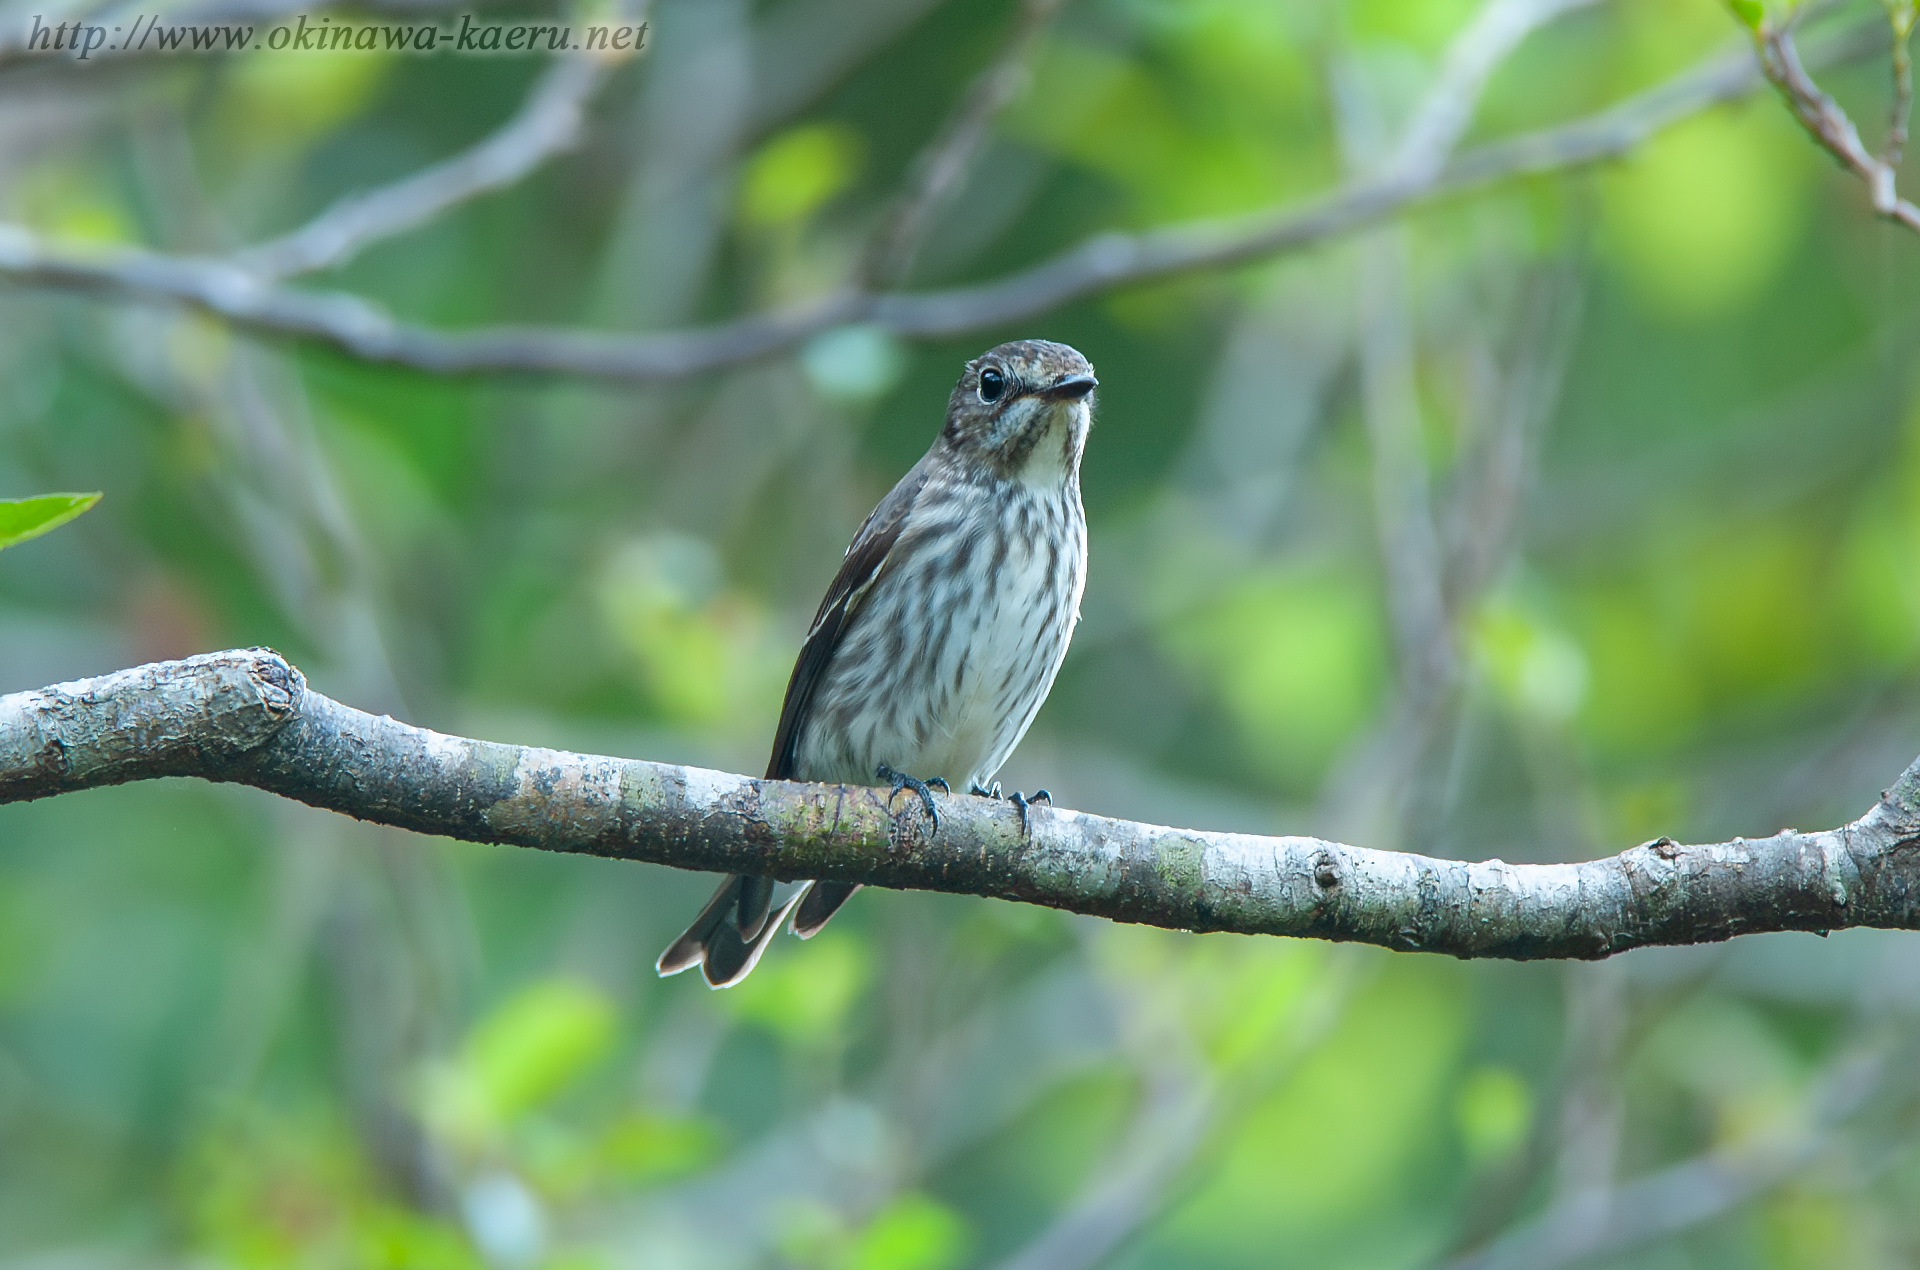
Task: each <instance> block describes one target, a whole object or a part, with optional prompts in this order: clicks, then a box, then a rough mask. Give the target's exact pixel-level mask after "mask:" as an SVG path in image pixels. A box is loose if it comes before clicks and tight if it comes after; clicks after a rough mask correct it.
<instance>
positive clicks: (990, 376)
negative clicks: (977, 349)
mask: <svg viewBox="0 0 1920 1270" xmlns="http://www.w3.org/2000/svg"><path fill="white" fill-rule="evenodd" d="M1006 390H1007V377H1006V376H1005V375H1002V374H1001V373H1000V372H999V371H997V370H995V369H994V368H993V367H991V366H989V367H987V368H986V369H985V370H983V371H981V372H980V400H982V401H984V402H986V403H988V404H989V405H991V404H992V403H994V402H996V401H998V400H1000V394H1001V393H1003V392H1005V391H1006Z"/></svg>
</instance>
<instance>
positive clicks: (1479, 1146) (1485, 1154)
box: [1454, 1067, 1533, 1164]
mask: <svg viewBox="0 0 1920 1270" xmlns="http://www.w3.org/2000/svg"><path fill="white" fill-rule="evenodd" d="M1454 1115H1455V1119H1456V1120H1457V1122H1458V1124H1459V1127H1460V1142H1461V1145H1462V1146H1463V1147H1464V1148H1465V1149H1466V1154H1467V1159H1469V1160H1471V1161H1473V1162H1474V1163H1475V1164H1484V1163H1486V1162H1487V1161H1489V1160H1497V1159H1500V1158H1501V1157H1503V1156H1506V1155H1508V1154H1510V1153H1512V1152H1513V1151H1515V1150H1517V1149H1518V1148H1519V1146H1520V1144H1521V1143H1522V1142H1524V1141H1526V1137H1527V1130H1528V1129H1529V1128H1530V1127H1531V1126H1532V1123H1533V1095H1532V1094H1531V1093H1530V1092H1529V1091H1528V1089H1527V1083H1526V1081H1524V1080H1522V1079H1521V1078H1520V1075H1519V1073H1517V1072H1515V1071H1513V1070H1511V1069H1510V1068H1506V1067H1480V1068H1476V1069H1475V1070H1473V1071H1471V1072H1469V1073H1467V1076H1466V1079H1465V1080H1463V1081H1461V1082H1460V1094H1459V1099H1458V1101H1457V1102H1456V1103H1455V1107H1454Z"/></svg>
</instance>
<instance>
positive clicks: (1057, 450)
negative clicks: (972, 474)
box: [1014, 401, 1088, 490]
mask: <svg viewBox="0 0 1920 1270" xmlns="http://www.w3.org/2000/svg"><path fill="white" fill-rule="evenodd" d="M1045 409H1046V411H1047V418H1046V423H1045V424H1044V425H1043V427H1044V428H1045V431H1043V432H1042V433H1041V434H1040V439H1039V440H1038V441H1037V442H1035V443H1034V447H1033V449H1032V450H1030V451H1028V453H1027V460H1026V462H1025V463H1022V464H1021V465H1020V470H1019V471H1018V472H1016V473H1015V474H1014V479H1016V480H1018V481H1019V482H1020V483H1021V484H1022V485H1025V486H1028V487H1029V488H1033V489H1047V490H1053V489H1059V488H1060V487H1061V486H1062V485H1065V484H1066V482H1067V477H1068V476H1069V475H1070V474H1071V473H1072V471H1073V459H1074V453H1075V451H1077V450H1078V449H1079V446H1080V440H1081V438H1083V437H1085V436H1086V434H1087V424H1088V417H1087V403H1086V402H1085V401H1065V402H1060V403H1058V404H1055V405H1050V406H1048V407H1045Z"/></svg>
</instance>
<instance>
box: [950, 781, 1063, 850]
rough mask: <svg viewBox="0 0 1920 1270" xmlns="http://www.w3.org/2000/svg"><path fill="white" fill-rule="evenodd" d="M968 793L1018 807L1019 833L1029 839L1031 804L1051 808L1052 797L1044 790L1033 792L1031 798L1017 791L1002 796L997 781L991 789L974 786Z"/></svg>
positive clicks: (1031, 823) (1031, 825)
mask: <svg viewBox="0 0 1920 1270" xmlns="http://www.w3.org/2000/svg"><path fill="white" fill-rule="evenodd" d="M969 792H970V793H972V794H974V795H976V796H978V797H980V798H997V799H999V800H1000V801H1002V802H1009V803H1012V804H1013V805H1014V806H1015V807H1018V808H1019V809H1020V832H1021V834H1022V835H1023V836H1025V837H1029V838H1031V837H1032V836H1033V822H1032V820H1031V819H1030V818H1029V817H1028V815H1027V811H1028V809H1029V808H1030V807H1032V806H1033V804H1035V803H1042V802H1043V803H1045V804H1046V805H1047V806H1049V807H1051V806H1053V795H1052V794H1049V793H1048V792H1047V791H1046V790H1044V789H1036V790H1034V791H1033V797H1031V798H1029V797H1027V795H1025V794H1023V793H1021V792H1020V791H1019V790H1017V789H1016V790H1014V791H1013V792H1012V793H1011V794H1003V793H1001V792H1000V782H999V781H995V782H994V783H993V785H992V787H991V788H988V789H982V788H980V786H979V785H978V784H975V785H974V787H973V788H972V790H970V791H969Z"/></svg>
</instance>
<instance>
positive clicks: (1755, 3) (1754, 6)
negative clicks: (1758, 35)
mask: <svg viewBox="0 0 1920 1270" xmlns="http://www.w3.org/2000/svg"><path fill="white" fill-rule="evenodd" d="M1727 7H1728V8H1730V9H1732V10H1733V16H1734V17H1736V18H1739V19H1740V20H1741V21H1742V22H1744V23H1746V24H1747V29H1748V30H1751V31H1758V30H1759V29H1760V25H1761V24H1762V23H1763V22H1765V21H1766V20H1767V7H1766V6H1765V5H1764V4H1762V3H1760V0H1727Z"/></svg>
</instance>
